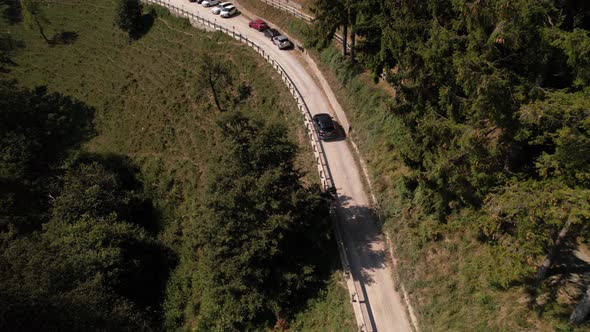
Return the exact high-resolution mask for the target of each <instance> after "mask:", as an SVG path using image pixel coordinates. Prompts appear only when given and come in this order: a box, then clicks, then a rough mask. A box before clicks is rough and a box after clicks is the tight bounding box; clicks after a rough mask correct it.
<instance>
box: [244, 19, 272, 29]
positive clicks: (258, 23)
mask: <svg viewBox="0 0 590 332" xmlns="http://www.w3.org/2000/svg"><path fill="white" fill-rule="evenodd" d="M248 26H249V27H250V28H252V29H256V30H258V31H264V30H266V29H268V24H266V22H264V21H263V20H261V19H257V20H254V21H251V22H250V23H248Z"/></svg>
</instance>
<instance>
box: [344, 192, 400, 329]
mask: <svg viewBox="0 0 590 332" xmlns="http://www.w3.org/2000/svg"><path fill="white" fill-rule="evenodd" d="M336 212H337V217H338V221H337V222H339V224H340V229H341V232H342V239H343V241H344V245H345V247H346V253H347V256H348V261H349V264H350V272H351V274H352V276H353V278H354V279H356V280H358V285H359V286H360V290H359V291H360V292H362V298H363V299H364V304H365V306H366V307H367V311H368V314H369V319H370V320H371V324H372V326H375V320H374V317H373V313H372V311H371V303H370V300H369V298H368V294H367V288H366V286H369V285H372V284H373V283H375V282H376V281H375V279H374V278H373V276H372V274H373V272H374V271H375V270H377V269H383V268H385V267H386V266H387V265H388V264H389V262H390V256H389V253H388V251H387V247H386V246H383V247H382V248H380V247H379V246H378V245H377V243H379V242H380V243H381V244H383V243H385V241H384V238H383V235H382V228H381V224H380V223H379V222H378V220H379V219H378V218H377V214H376V212H375V211H374V209H372V208H371V207H369V206H364V205H355V204H354V203H353V200H352V198H351V197H349V196H345V195H337V208H336Z"/></svg>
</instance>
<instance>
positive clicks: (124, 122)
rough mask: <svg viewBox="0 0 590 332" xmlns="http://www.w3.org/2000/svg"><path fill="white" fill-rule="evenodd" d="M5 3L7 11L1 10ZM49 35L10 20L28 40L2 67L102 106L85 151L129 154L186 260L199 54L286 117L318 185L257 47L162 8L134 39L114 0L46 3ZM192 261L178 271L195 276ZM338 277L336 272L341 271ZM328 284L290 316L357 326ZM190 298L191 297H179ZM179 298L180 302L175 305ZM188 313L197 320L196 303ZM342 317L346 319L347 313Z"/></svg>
mask: <svg viewBox="0 0 590 332" xmlns="http://www.w3.org/2000/svg"><path fill="white" fill-rule="evenodd" d="M3 9H5V8H3ZM42 12H43V16H44V17H46V18H47V19H48V22H44V24H46V26H45V33H46V34H47V35H49V36H50V37H51V36H52V35H54V34H55V35H57V34H58V33H61V32H66V34H62V35H65V36H69V38H68V40H67V41H65V42H62V43H61V44H56V45H52V46H49V45H47V44H46V43H45V41H44V40H43V39H42V38H41V37H40V35H39V34H38V32H36V31H34V30H27V29H24V28H23V25H22V24H21V23H20V22H12V23H10V22H8V21H6V20H5V21H4V24H3V26H4V28H3V30H4V31H2V32H3V33H6V32H7V33H9V34H10V36H11V37H12V38H13V39H16V40H21V41H23V47H22V48H19V49H17V50H16V51H15V52H14V55H13V57H12V59H13V61H14V62H15V64H16V65H15V66H11V67H10V72H9V73H7V74H2V78H4V79H17V80H18V83H19V84H20V85H22V86H25V87H35V86H47V88H48V90H49V91H50V92H51V91H56V92H60V93H63V94H66V95H69V96H72V97H74V98H76V99H79V100H81V101H83V102H85V103H86V104H88V105H90V106H92V107H94V108H95V109H96V117H95V127H96V130H97V135H96V137H94V138H93V139H92V140H91V141H89V142H87V143H86V144H85V145H84V147H83V150H84V151H87V152H90V153H97V154H107V155H108V154H117V155H123V156H128V157H130V158H131V160H132V161H133V162H134V163H135V164H136V165H137V166H138V167H139V169H140V173H141V174H142V177H143V178H142V182H143V183H145V185H146V191H147V192H149V193H150V195H151V196H152V199H153V200H154V203H155V205H156V209H157V210H158V211H159V213H160V214H161V215H160V219H161V224H162V229H163V231H162V233H161V235H160V238H161V240H162V241H163V242H164V243H166V244H167V245H170V246H172V247H173V248H175V250H176V251H178V252H179V253H180V256H181V257H183V252H184V254H185V257H188V256H187V254H188V253H187V251H190V250H191V248H192V247H191V243H187V241H186V239H184V238H183V236H182V234H184V233H186V232H187V231H188V228H190V227H192V225H193V223H194V222H195V221H196V219H197V217H198V210H199V208H200V207H201V205H202V201H201V199H202V196H203V190H204V189H205V188H204V185H203V179H204V178H205V177H206V173H207V169H206V160H207V158H208V157H207V156H208V152H209V151H210V149H212V148H213V147H212V146H210V144H211V141H210V140H209V139H208V138H209V134H210V128H211V127H212V126H213V124H214V122H215V119H216V116H217V112H218V111H217V110H216V107H215V104H214V102H213V98H212V97H211V93H210V91H209V90H207V89H206V88H204V87H202V86H200V85H199V84H198V83H197V82H198V80H199V76H200V75H202V73H201V72H200V69H199V68H200V67H199V58H200V57H201V56H202V55H203V54H208V55H210V56H211V57H214V58H217V59H220V60H221V61H225V62H227V63H229V64H230V66H229V68H230V69H231V77H232V81H233V86H232V87H231V88H230V89H228V90H229V91H228V95H227V96H226V97H227V100H229V99H232V98H238V95H240V94H241V93H242V92H243V91H248V92H247V93H246V95H247V96H245V97H244V98H241V99H240V101H239V102H238V103H237V104H236V108H237V109H238V110H240V111H241V112H243V113H245V114H247V115H250V116H253V117H257V118H266V119H268V120H269V121H271V122H272V121H276V122H283V123H285V125H286V127H287V128H289V136H290V137H291V138H292V140H293V141H296V142H298V145H299V147H300V153H299V154H298V160H297V161H296V164H297V165H298V167H299V168H300V169H301V170H303V171H304V172H305V173H306V174H307V175H306V177H305V179H304V180H305V181H306V182H307V183H314V182H317V175H316V171H315V165H314V161H313V158H312V154H311V150H310V147H309V144H308V142H307V139H306V134H305V131H304V130H305V129H304V128H303V126H302V123H301V121H300V115H299V112H298V110H297V108H296V107H295V105H294V103H293V102H292V98H291V96H290V94H289V92H288V91H287V89H286V88H285V86H284V84H283V82H282V81H281V80H280V78H279V77H278V75H277V74H276V72H275V71H274V70H273V68H272V67H271V66H269V65H268V64H267V63H266V62H265V61H264V60H263V59H262V58H260V57H259V56H258V55H257V54H256V53H255V52H254V51H253V50H251V49H249V48H248V47H247V46H245V45H243V44H240V43H239V42H237V41H235V40H233V39H231V38H229V37H226V36H224V35H222V34H220V33H203V32H200V31H199V30H196V29H193V28H192V27H190V25H189V24H188V22H187V21H186V20H182V19H178V18H174V17H172V16H171V15H169V14H168V13H167V12H166V11H164V10H162V9H157V17H156V18H155V20H154V22H153V25H152V26H151V28H150V29H149V31H147V33H146V34H145V35H144V36H142V38H140V39H139V40H138V41H135V42H133V43H128V39H127V36H126V35H125V34H123V33H122V32H120V31H119V30H117V29H116V28H115V27H114V26H113V23H112V22H113V17H114V6H113V4H112V2H109V3H105V2H104V1H99V0H94V1H84V2H82V1H75V2H71V3H51V4H49V5H43V6H42ZM193 264H194V262H182V259H181V263H180V265H179V266H180V268H181V269H183V270H184V271H177V272H178V273H181V274H182V273H186V274H187V275H190V273H191V271H192V268H193V267H194V265H193ZM335 278H336V279H338V277H335ZM326 285H327V286H326V289H325V290H323V291H322V292H321V294H319V295H318V297H317V299H313V300H311V301H310V304H309V306H308V307H307V308H306V309H305V310H303V311H302V314H301V315H300V316H298V318H297V319H296V320H295V321H294V322H290V323H291V324H293V325H294V326H298V327H301V328H302V329H310V330H316V329H326V330H343V329H344V330H345V329H349V328H351V327H352V326H353V325H354V319H353V318H352V313H351V310H350V305H349V301H348V296H347V294H346V291H345V290H344V288H343V287H341V286H340V284H339V282H338V281H334V280H331V281H328V282H327V284H326ZM183 296H184V298H183V299H182V301H187V300H188V299H187V297H190V296H191V294H183ZM177 305H179V306H180V305H181V304H177ZM187 310H188V311H187V312H185V314H186V317H187V320H189V321H190V319H191V314H192V313H191V312H190V308H188V309H187ZM343 316H344V317H343Z"/></svg>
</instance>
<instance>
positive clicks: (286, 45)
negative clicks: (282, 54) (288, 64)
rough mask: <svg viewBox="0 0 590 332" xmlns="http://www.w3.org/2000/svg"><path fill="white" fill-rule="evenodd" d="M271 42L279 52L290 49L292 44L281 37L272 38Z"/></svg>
mask: <svg viewBox="0 0 590 332" xmlns="http://www.w3.org/2000/svg"><path fill="white" fill-rule="evenodd" d="M272 42H273V43H274V44H275V45H277V46H278V47H279V49H280V50H284V49H287V48H291V47H292V46H293V44H291V42H290V41H289V38H287V37H286V36H283V35H278V36H276V37H273V38H272Z"/></svg>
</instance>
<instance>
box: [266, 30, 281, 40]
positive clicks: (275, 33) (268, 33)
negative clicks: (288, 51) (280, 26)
mask: <svg viewBox="0 0 590 332" xmlns="http://www.w3.org/2000/svg"><path fill="white" fill-rule="evenodd" d="M280 34H281V33H280V32H279V30H277V29H266V30H264V35H265V36H266V37H267V38H270V39H272V38H273V37H276V36H278V35H280Z"/></svg>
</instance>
